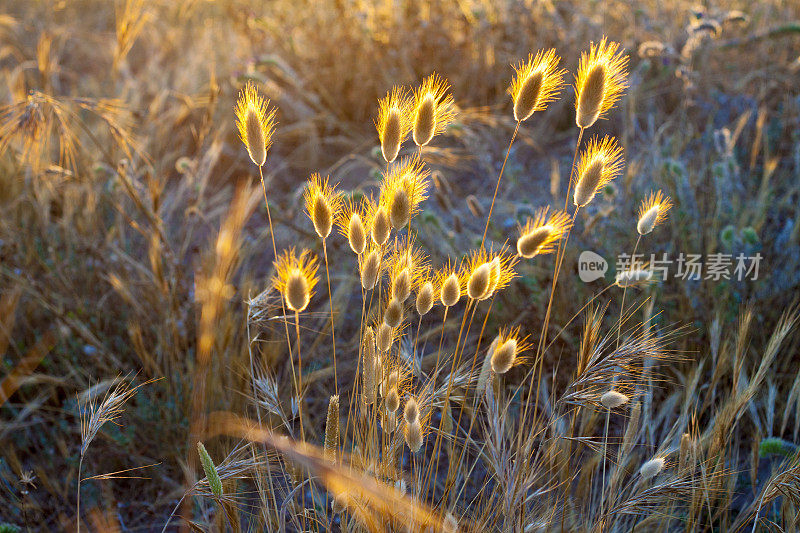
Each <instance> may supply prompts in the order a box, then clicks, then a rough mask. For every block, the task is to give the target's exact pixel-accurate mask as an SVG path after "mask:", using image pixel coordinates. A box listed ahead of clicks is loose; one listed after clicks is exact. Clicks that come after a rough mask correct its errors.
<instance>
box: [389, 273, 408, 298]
mask: <svg viewBox="0 0 800 533" xmlns="http://www.w3.org/2000/svg"><path fill="white" fill-rule="evenodd" d="M409 294H411V275H410V274H409V273H408V268H404V269H403V270H401V271H400V272H398V273H397V275H396V276H395V278H394V279H393V280H392V298H394V299H396V300H399V301H401V302H404V301H406V299H407V298H408V295H409Z"/></svg>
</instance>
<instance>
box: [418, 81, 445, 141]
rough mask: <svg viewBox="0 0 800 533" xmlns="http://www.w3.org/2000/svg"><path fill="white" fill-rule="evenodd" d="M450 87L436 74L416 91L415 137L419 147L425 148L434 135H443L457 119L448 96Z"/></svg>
mask: <svg viewBox="0 0 800 533" xmlns="http://www.w3.org/2000/svg"><path fill="white" fill-rule="evenodd" d="M449 90H450V85H449V84H448V83H447V80H445V79H443V78H441V77H439V75H437V74H436V73H433V74H431V75H430V76H428V77H427V78H425V80H424V81H423V82H422V85H421V86H419V87H417V88H415V89H414V94H413V97H414V103H413V109H414V111H413V117H412V120H413V128H414V129H413V137H414V142H415V143H416V144H417V146H425V145H427V144H428V143H429V142H431V139H433V137H434V135H437V134H439V133H442V132H443V131H444V130H445V129H447V126H449V125H450V124H451V123H452V122H453V120H454V119H455V104H454V102H453V97H452V96H451V95H449V94H448V91H449Z"/></svg>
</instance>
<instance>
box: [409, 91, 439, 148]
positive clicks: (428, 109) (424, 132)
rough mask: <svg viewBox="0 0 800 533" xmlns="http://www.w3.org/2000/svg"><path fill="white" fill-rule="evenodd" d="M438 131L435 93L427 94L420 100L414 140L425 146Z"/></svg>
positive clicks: (416, 115) (415, 117)
mask: <svg viewBox="0 0 800 533" xmlns="http://www.w3.org/2000/svg"><path fill="white" fill-rule="evenodd" d="M435 132H436V102H434V99H433V95H432V94H430V93H429V94H427V95H426V96H425V98H424V99H423V100H422V102H420V104H419V106H418V107H417V109H416V112H415V116H414V142H415V143H416V144H417V146H425V145H426V144H428V143H429V142H431V139H433V134H434V133H435Z"/></svg>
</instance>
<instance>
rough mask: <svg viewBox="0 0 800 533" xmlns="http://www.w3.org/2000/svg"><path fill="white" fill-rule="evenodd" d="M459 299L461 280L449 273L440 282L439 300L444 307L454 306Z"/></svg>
mask: <svg viewBox="0 0 800 533" xmlns="http://www.w3.org/2000/svg"><path fill="white" fill-rule="evenodd" d="M459 298H461V279H460V278H459V276H458V274H456V273H455V272H453V273H451V274H450V275H449V276H447V278H445V279H444V281H443V282H442V286H441V290H440V291H439V300H440V301H441V302H442V305H444V306H445V307H452V306H454V305H455V304H456V303H457V302H458V300H459Z"/></svg>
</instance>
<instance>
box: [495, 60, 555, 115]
mask: <svg viewBox="0 0 800 533" xmlns="http://www.w3.org/2000/svg"><path fill="white" fill-rule="evenodd" d="M560 61H561V58H560V57H558V55H557V54H556V51H555V49H553V48H551V49H550V50H547V51H545V50H540V51H539V52H537V53H536V56H535V57H534V55H533V54H530V55H529V56H528V60H527V61H523V62H520V63H519V64H518V65H516V66H515V67H514V70H515V71H516V74H515V76H514V79H513V81H512V82H511V87H510V88H509V89H508V92H509V93H511V98H512V100H513V101H514V120H516V121H517V122H522V121H523V120H527V119H528V118H529V117H530V116H531V115H532V114H533V113H534V111H543V110H544V109H545V108H546V107H547V104H549V103H550V102H552V101H554V100H556V99H557V98H558V94H559V93H560V92H561V88H562V87H563V85H564V74H565V73H566V71H565V70H563V69H562V70H559V68H558V63H559V62H560Z"/></svg>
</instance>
